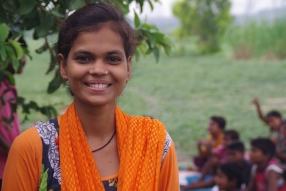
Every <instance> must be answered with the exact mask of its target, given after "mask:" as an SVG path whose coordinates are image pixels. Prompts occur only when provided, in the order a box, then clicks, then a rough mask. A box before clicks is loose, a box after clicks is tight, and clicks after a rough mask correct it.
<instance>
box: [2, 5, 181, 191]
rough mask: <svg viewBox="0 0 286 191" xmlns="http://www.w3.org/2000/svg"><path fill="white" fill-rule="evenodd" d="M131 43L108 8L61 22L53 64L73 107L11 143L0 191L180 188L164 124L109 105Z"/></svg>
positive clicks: (125, 70) (121, 83) (90, 8)
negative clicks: (63, 81)
mask: <svg viewBox="0 0 286 191" xmlns="http://www.w3.org/2000/svg"><path fill="white" fill-rule="evenodd" d="M136 45H137V43H136V40H135V35H134V32H133V30H132V28H131V27H130V26H129V24H128V23H127V22H126V21H125V20H124V17H123V16H122V14H121V13H120V12H118V11H117V10H116V9H115V8H113V7H112V6H110V5H107V4H101V3H97V4H90V5H87V6H85V7H83V8H81V9H79V10H77V11H76V12H75V13H73V14H72V15H71V16H70V17H69V18H67V20H65V21H64V23H63V25H62V27H61V31H60V33H59V39H58V59H59V64H60V72H61V76H62V78H63V79H64V80H65V81H67V82H68V84H69V86H70V90H71V92H72V94H73V96H74V102H73V103H72V104H71V106H70V107H69V108H68V110H67V111H66V113H65V114H63V115H62V116H59V117H57V118H55V119H51V120H49V121H48V122H46V123H43V122H38V123H36V124H35V125H34V126H33V127H31V128H30V129H28V130H27V131H25V132H24V133H22V134H21V135H20V136H19V137H17V138H16V140H15V142H14V143H13V145H12V148H11V151H10V153H9V157H8V163H7V166H6V169H5V172H4V178H3V179H4V182H3V189H2V190H4V191H7V190H19V191H21V190H25V191H36V190H53V191H59V190H63V191H69V190H75V191H80V190H84V191H89V190H90V191H94V190H98V191H116V190H122V191H127V190H128V191H129V190H132V191H136V190H140V191H157V190H160V191H176V190H179V183H178V167H177V160H176V153H175V147H174V143H173V142H172V139H171V138H170V136H169V134H168V133H167V132H166V129H165V127H164V125H163V124H162V123H160V122H159V121H158V120H154V119H151V118H149V117H141V116H128V115H126V114H125V113H124V112H123V111H121V110H120V109H119V108H118V107H117V106H116V99H117V98H118V96H120V94H121V93H122V91H123V89H124V87H125V86H126V84H127V82H128V81H129V79H130V76H131V67H130V63H131V60H132V55H133V53H134V51H135V47H136Z"/></svg>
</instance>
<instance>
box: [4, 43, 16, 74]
mask: <svg viewBox="0 0 286 191" xmlns="http://www.w3.org/2000/svg"><path fill="white" fill-rule="evenodd" d="M5 49H6V52H7V54H8V57H9V58H10V60H11V62H12V66H13V68H14V70H15V71H17V70H18V68H19V67H20V62H19V60H18V59H17V57H16V56H15V51H14V50H13V48H12V47H10V46H5Z"/></svg>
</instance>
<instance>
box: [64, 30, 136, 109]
mask: <svg viewBox="0 0 286 191" xmlns="http://www.w3.org/2000/svg"><path fill="white" fill-rule="evenodd" d="M131 59H132V57H131V56H130V57H129V58H128V59H127V58H126V56H125V51H124V48H123V41H122V38H121V36H120V35H119V34H117V33H115V32H113V30H111V29H110V28H109V27H108V26H105V27H103V28H101V29H100V30H98V31H92V32H83V33H80V34H79V36H78V37H77V38H76V40H75V41H74V43H73V46H72V48H71V50H70V52H69V55H68V58H67V60H65V59H64V57H63V55H62V54H59V60H60V70H61V75H62V77H63V78H64V79H65V80H68V82H69V86H70V88H71V91H72V92H73V94H74V101H75V102H77V103H82V104H88V105H93V106H100V105H105V104H109V103H113V104H114V103H115V101H116V98H117V97H118V96H119V95H120V94H121V92H122V90H123V88H124V86H125V84H126V83H127V82H128V80H129V79H130V75H131V74H130V72H131V70H130V62H131Z"/></svg>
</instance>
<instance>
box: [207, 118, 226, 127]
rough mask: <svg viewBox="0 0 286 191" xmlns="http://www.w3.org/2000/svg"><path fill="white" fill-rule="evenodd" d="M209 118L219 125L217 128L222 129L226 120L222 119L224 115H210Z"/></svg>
mask: <svg viewBox="0 0 286 191" xmlns="http://www.w3.org/2000/svg"><path fill="white" fill-rule="evenodd" d="M211 120H213V121H214V122H216V123H217V124H218V126H219V128H221V129H222V130H224V128H225V125H226V120H225V119H224V117H221V116H212V117H211Z"/></svg>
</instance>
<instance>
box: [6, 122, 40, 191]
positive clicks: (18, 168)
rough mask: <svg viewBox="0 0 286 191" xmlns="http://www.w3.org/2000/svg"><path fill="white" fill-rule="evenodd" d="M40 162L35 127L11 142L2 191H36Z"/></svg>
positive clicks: (38, 140) (38, 141) (37, 136)
mask: <svg viewBox="0 0 286 191" xmlns="http://www.w3.org/2000/svg"><path fill="white" fill-rule="evenodd" d="M41 163H42V142H41V138H40V136H39V134H38V132H37V129H36V128H35V127H31V128H29V129H28V130H26V131H25V132H23V133H22V134H21V135H19V136H18V137H17V138H16V139H15V141H14V142H13V144H12V147H11V149H10V151H9V155H8V160H7V163H6V167H5V170H4V176H3V185H2V191H11V190H17V191H37V190H38V184H39V182H40V174H41Z"/></svg>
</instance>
